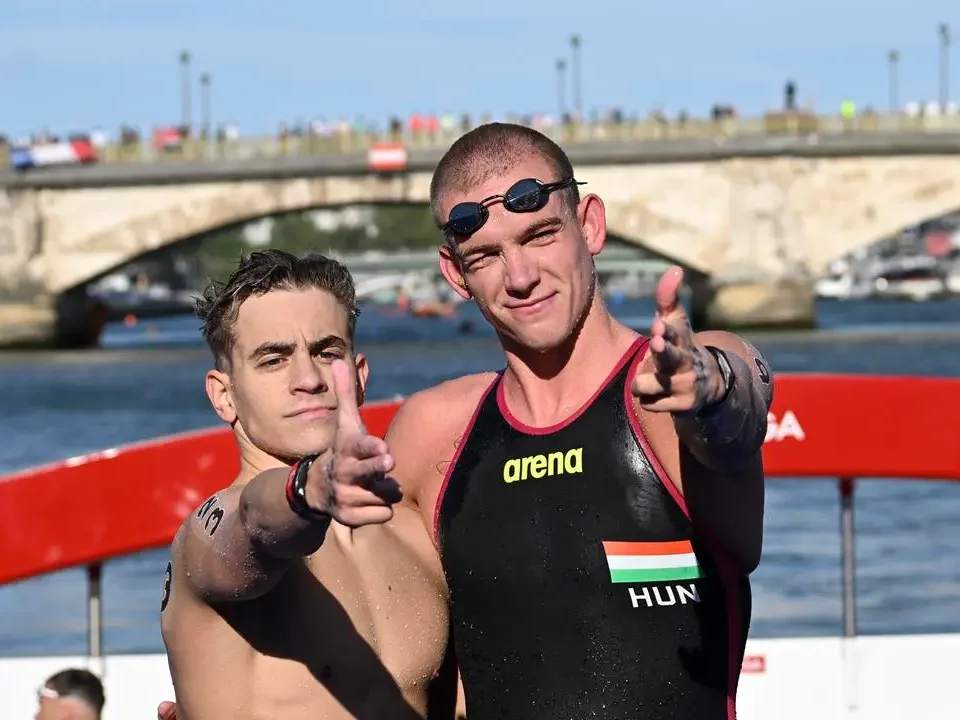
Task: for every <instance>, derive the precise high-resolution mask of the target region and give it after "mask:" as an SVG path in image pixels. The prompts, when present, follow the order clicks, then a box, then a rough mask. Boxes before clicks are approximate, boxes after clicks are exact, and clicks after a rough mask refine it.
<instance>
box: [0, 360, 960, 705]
mask: <svg viewBox="0 0 960 720" xmlns="http://www.w3.org/2000/svg"><path fill="white" fill-rule="evenodd" d="M397 406H398V403H397V401H393V402H380V403H371V404H368V405H367V406H366V407H364V408H363V411H362V412H363V416H364V421H365V423H366V425H367V427H368V428H369V429H370V431H371V432H373V433H376V434H380V435H382V434H383V433H384V432H385V430H386V427H387V425H388V423H389V422H390V419H391V418H392V416H393V414H394V413H395V412H396V409H397ZM958 406H960V379H943V378H919V377H900V376H897V377H888V376H862V375H819V374H817V375H814V374H796V375H782V376H780V377H779V378H778V386H777V392H776V397H775V401H774V406H773V408H772V411H771V414H770V425H769V429H768V433H767V438H766V444H765V447H764V454H765V463H766V469H767V475H768V477H769V478H770V479H771V480H777V479H784V478H790V479H792V481H794V482H832V483H834V484H835V485H836V488H837V492H838V494H839V498H840V517H839V518H838V524H839V529H840V531H839V533H838V543H839V544H840V548H841V563H840V567H839V568H838V573H839V574H840V576H841V578H842V602H843V634H842V635H841V636H838V637H816V638H769V639H766V638H765V639H751V640H749V641H748V643H747V649H746V654H745V658H744V661H743V665H742V668H741V674H740V681H739V689H738V702H737V706H738V717H739V718H740V719H741V720H801V719H802V720H809V718H817V719H818V720H830V719H837V720H841V719H842V720H848V719H850V720H852V719H853V718H858V719H861V718H862V719H871V720H894V719H895V718H896V719H897V720H900V719H901V718H904V717H910V718H914V717H915V718H925V717H935V718H946V717H954V716H955V715H956V714H957V710H956V699H955V697H954V695H953V686H952V682H953V677H954V670H953V669H952V668H953V665H952V661H953V660H954V659H955V658H956V657H957V656H958V655H960V632H956V633H947V634H918V635H894V634H890V635H872V636H864V635H860V634H859V633H858V628H857V607H856V572H855V570H856V554H855V552H854V545H855V535H856V533H855V522H854V519H855V513H854V508H855V498H856V487H857V479H858V478H871V479H873V478H885V479H889V480H890V481H898V482H909V481H910V480H911V479H924V480H941V481H960V443H957V441H956V440H957V438H956V422H955V417H954V416H955V412H956V408H957V407H958ZM904 407H906V408H909V409H910V412H909V414H907V413H902V412H898V411H896V410H895V409H896V408H904ZM917 418H923V422H922V423H921V422H918V421H917ZM237 470H238V461H237V458H236V450H235V444H234V440H233V437H232V435H231V434H230V432H229V430H228V429H226V428H215V429H210V430H204V431H199V432H191V433H185V434H182V435H176V436H170V437H164V438H159V439H156V440H152V441H149V442H144V443H139V444H135V445H130V446H124V447H118V448H111V449H106V450H102V451H100V452H96V453H92V454H89V455H84V456H81V457H75V458H70V459H67V460H64V461H61V462H57V463H53V464H50V465H45V466H42V467H38V468H32V469H28V470H25V471H21V472H18V473H16V474H13V475H9V476H7V477H4V478H0V521H2V523H3V525H4V533H3V535H2V536H0V584H7V583H13V582H16V581H19V580H23V579H26V578H30V577H36V576H38V575H43V574H46V573H51V572H55V571H58V570H62V569H65V568H70V567H85V568H86V572H87V578H88V593H87V595H88V598H87V611H88V612H87V615H88V651H87V654H86V655H84V656H83V657H38V658H6V659H0V696H2V697H3V698H4V704H5V707H6V710H5V711H4V717H10V718H16V719H19V718H29V717H32V716H33V713H34V712H35V710H36V688H37V687H38V686H39V685H41V684H42V683H43V681H44V680H45V679H46V678H47V677H49V676H50V675H52V674H53V673H55V672H57V671H59V670H62V669H64V668H67V667H87V668H89V669H91V670H93V671H94V672H97V673H98V674H99V675H100V676H101V677H102V678H103V682H104V685H105V688H106V696H107V705H106V708H105V712H104V720H141V719H142V720H149V719H150V718H154V717H156V707H157V704H158V703H159V702H160V701H161V700H165V699H172V698H173V687H172V685H171V682H170V676H169V671H168V667H167V661H166V657H165V655H163V654H146V655H119V654H118V655H108V654H105V653H104V651H103V642H102V640H103V637H102V629H103V626H104V610H103V596H102V589H101V570H102V567H103V564H104V563H105V562H107V561H109V560H111V559H113V558H118V557H122V556H125V555H129V554H132V553H138V552H142V551H145V550H151V549H155V548H162V547H164V546H166V545H167V544H169V542H170V541H171V539H172V538H173V535H174V533H175V532H176V530H177V528H178V527H179V525H180V523H181V522H182V520H183V518H184V517H185V516H186V515H187V514H188V513H190V512H191V511H192V510H193V509H194V508H196V507H197V506H198V505H199V504H200V503H201V502H202V501H203V499H204V498H206V497H208V496H209V495H210V494H211V493H212V492H214V491H215V490H217V489H219V488H221V487H223V486H224V485H225V484H227V483H229V482H230V481H232V479H233V478H234V476H235V474H236V472H237ZM957 490H958V491H960V487H958V488H957ZM58 508H59V509H60V510H58ZM134 508H149V510H150V511H149V512H146V513H140V512H132V511H131V509H134ZM158 583H159V577H158ZM158 620H159V618H158Z"/></svg>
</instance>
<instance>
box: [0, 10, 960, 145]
mask: <svg viewBox="0 0 960 720" xmlns="http://www.w3.org/2000/svg"><path fill="white" fill-rule="evenodd" d="M951 5H952V7H953V10H952V11H950V10H949V8H950V7H951ZM794 8H797V9H794ZM801 8H802V9H801ZM3 16H4V17H3V22H2V23H0V87H2V88H3V90H4V92H3V101H2V103H0V133H2V134H7V135H12V136H17V135H21V134H25V133H28V132H30V131H32V130H36V129H40V128H43V127H46V128H49V129H50V130H53V131H58V132H65V131H70V130H87V129H90V128H92V127H93V126H96V125H100V126H103V127H105V128H107V129H111V130H112V129H113V128H115V127H116V126H117V125H119V124H120V123H121V122H128V123H132V124H135V125H138V126H140V127H141V128H148V127H149V126H150V125H152V124H163V123H169V122H176V121H178V120H179V117H180V84H179V70H178V64H177V55H178V53H179V51H180V50H181V49H188V50H190V51H191V52H192V54H193V57H194V62H193V67H194V77H195V78H196V76H197V75H199V73H200V72H203V71H207V72H209V73H211V74H212V76H213V85H212V86H213V93H212V97H213V103H212V105H213V117H214V120H215V121H230V122H235V123H237V124H238V125H239V127H240V128H241V130H242V131H243V132H245V133H252V132H259V133H262V132H273V131H275V129H276V128H277V127H278V124H279V122H280V121H281V120H287V121H296V120H298V119H300V120H310V119H313V118H315V117H320V116H324V117H326V118H327V119H335V118H340V117H351V118H352V117H354V116H356V115H363V116H367V117H372V118H377V119H382V118H385V117H386V116H388V115H389V114H391V113H393V112H398V113H402V114H407V113H410V112H413V111H417V112H441V111H447V110H449V111H454V112H458V113H459V112H463V111H469V112H472V113H474V114H479V113H480V112H482V111H491V112H494V113H503V112H506V111H508V110H515V111H528V112H529V111H538V110H539V111H546V112H553V111H554V110H555V107H556V79H555V74H554V69H553V68H554V61H555V59H556V58H557V57H559V56H561V55H564V54H568V53H569V46H568V38H569V36H570V35H571V33H573V32H578V33H580V34H581V36H582V37H583V49H582V68H583V69H582V78H583V81H582V82H583V94H584V100H585V104H586V106H587V107H588V108H590V107H609V106H614V105H619V106H622V107H624V108H625V109H627V110H636V111H646V110H648V109H650V108H652V107H656V106H662V107H664V108H665V109H666V110H667V111H668V112H676V111H677V110H679V109H682V108H686V109H688V110H689V111H691V112H692V113H694V114H704V113H705V112H706V111H707V109H708V108H709V106H710V105H711V104H712V103H713V102H714V101H718V100H719V101H725V102H729V103H732V104H734V105H735V106H737V107H738V109H739V110H740V112H741V113H744V114H756V113H760V112H762V111H763V110H764V109H766V108H769V107H774V106H776V105H778V104H779V103H780V102H781V97H782V87H783V81H784V79H785V78H786V77H787V76H790V77H792V78H793V79H795V81H796V82H797V83H798V96H799V97H798V99H799V100H800V101H802V102H815V104H816V106H817V107H818V108H819V109H821V110H825V111H827V110H829V111H833V110H834V109H835V108H837V107H838V106H839V103H840V101H841V100H842V99H843V98H844V97H845V96H850V97H852V98H853V99H855V100H856V101H857V102H858V104H859V105H861V106H864V105H868V104H874V105H877V106H881V107H886V105H887V97H888V95H887V92H888V91H887V88H888V75H887V62H886V56H887V52H888V50H889V49H890V48H894V47H895V48H897V49H898V50H899V51H900V53H901V56H902V60H901V63H900V87H901V90H900V97H901V100H903V101H906V100H923V99H928V100H935V99H937V96H938V95H937V94H938V82H939V81H938V74H937V67H938V43H937V36H936V27H937V24H938V23H940V22H947V23H952V25H953V26H954V27H955V34H956V35H957V36H958V37H960V4H957V3H949V4H948V2H946V0H914V1H913V2H909V3H903V2H894V1H893V0H888V1H887V2H883V0H881V1H880V2H877V1H876V0H874V1H871V2H867V1H866V0H804V1H803V2H801V3H799V4H795V3H783V2H769V1H767V2H761V1H758V0H713V1H712V2H708V1H707V0H686V1H685V2H669V3H666V2H659V3H657V2H653V3H652V2H642V1H641V0H592V1H591V2H575V1H574V0H550V1H549V2H522V1H521V2H513V3H503V2H490V3H483V2H481V1H480V0H475V1H474V2H460V1H449V0H448V1H447V2H440V1H439V0H412V1H408V2H400V1H399V0H362V1H360V2H342V1H340V2H322V1H320V0H272V2H263V1H256V0H230V1H227V0H202V1H201V0H3ZM958 45H960V43H958ZM952 57H953V58H955V61H954V62H952V63H951V64H952V67H953V68H954V71H953V72H952V75H953V77H954V79H953V80H952V81H951V86H952V88H951V89H952V90H953V94H954V96H955V97H956V96H960V47H956V48H954V50H953V52H952ZM198 105H199V102H198V99H197V94H196V93H195V95H194V108H195V110H194V118H195V120H196V118H197V116H198V111H197V108H198Z"/></svg>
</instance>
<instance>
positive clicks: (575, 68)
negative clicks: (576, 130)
mask: <svg viewBox="0 0 960 720" xmlns="http://www.w3.org/2000/svg"><path fill="white" fill-rule="evenodd" d="M570 50H571V52H570V61H571V62H570V72H571V74H572V75H573V107H574V108H575V109H576V111H577V116H578V120H580V122H583V121H584V117H583V96H582V95H581V86H580V36H579V35H574V36H573V37H571V38H570Z"/></svg>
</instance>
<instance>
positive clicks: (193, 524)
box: [172, 485, 242, 552]
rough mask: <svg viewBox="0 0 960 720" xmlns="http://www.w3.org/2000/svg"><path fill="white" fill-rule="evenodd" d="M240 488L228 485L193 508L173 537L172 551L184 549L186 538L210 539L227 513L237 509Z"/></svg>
mask: <svg viewBox="0 0 960 720" xmlns="http://www.w3.org/2000/svg"><path fill="white" fill-rule="evenodd" d="M241 490H242V488H241V487H239V486H237V485H228V486H226V487H224V488H221V489H220V490H217V491H216V492H214V493H213V494H211V495H210V496H208V497H206V498H204V500H203V501H202V502H201V503H199V504H198V505H197V506H196V507H194V508H193V509H192V510H191V511H190V512H189V513H188V514H187V516H186V517H185V518H184V519H183V523H181V525H180V529H179V531H178V532H177V535H176V537H174V541H173V545H172V548H173V549H174V551H175V552H176V551H178V550H182V549H183V548H184V545H183V540H185V539H186V538H187V537H194V538H197V537H200V538H204V539H211V538H212V537H213V536H214V535H215V534H216V532H217V530H218V528H219V527H220V523H222V522H223V520H224V517H225V516H226V515H227V514H228V513H232V512H233V511H234V510H236V509H237V505H238V504H239V501H240V492H241Z"/></svg>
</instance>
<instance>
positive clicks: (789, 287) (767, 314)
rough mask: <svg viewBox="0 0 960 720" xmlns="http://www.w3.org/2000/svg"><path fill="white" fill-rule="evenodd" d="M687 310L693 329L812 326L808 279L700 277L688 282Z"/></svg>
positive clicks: (813, 305) (813, 313) (813, 297)
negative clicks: (688, 301)
mask: <svg viewBox="0 0 960 720" xmlns="http://www.w3.org/2000/svg"><path fill="white" fill-rule="evenodd" d="M691 290H692V292H691V298H690V305H691V307H690V314H691V322H692V324H693V327H694V328H695V329H697V330H748V329H753V330H761V329H787V328H799V329H808V328H813V327H816V293H815V292H814V283H813V280H812V279H809V278H805V277H797V278H779V279H777V278H771V279H768V280H763V279H754V280H747V279H728V280H724V279H723V278H704V279H701V280H699V281H697V282H692V283H691Z"/></svg>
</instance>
